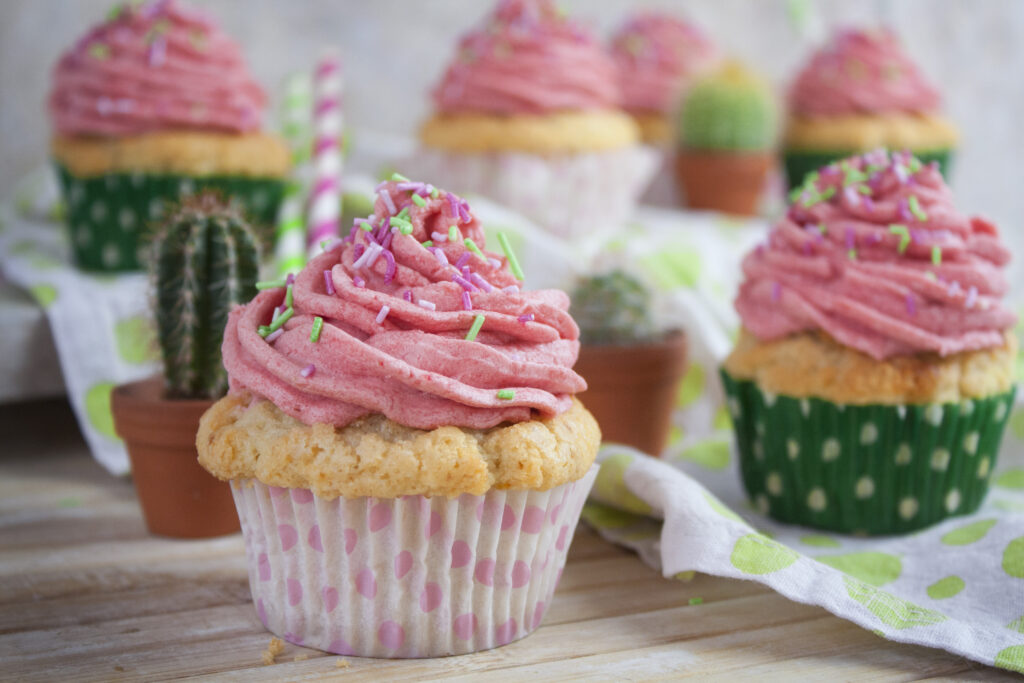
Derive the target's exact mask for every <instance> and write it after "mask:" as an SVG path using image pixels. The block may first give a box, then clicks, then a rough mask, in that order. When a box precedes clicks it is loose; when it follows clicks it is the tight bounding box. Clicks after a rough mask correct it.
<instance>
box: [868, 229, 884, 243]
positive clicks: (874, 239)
mask: <svg viewBox="0 0 1024 683" xmlns="http://www.w3.org/2000/svg"><path fill="white" fill-rule="evenodd" d="M881 241H882V236H881V235H880V234H879V233H877V232H873V233H871V234H870V235H868V244H878V243H879V242H881Z"/></svg>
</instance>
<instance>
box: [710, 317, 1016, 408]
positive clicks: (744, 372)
mask: <svg viewBox="0 0 1024 683" xmlns="http://www.w3.org/2000/svg"><path fill="white" fill-rule="evenodd" d="M1005 340H1006V341H1005V343H1004V344H1003V345H1002V346H1000V347H997V348H993V349H984V350H981V351H968V352H964V353H958V354H954V355H951V356H946V357H945V358H942V357H940V356H938V355H936V354H933V353H922V354H915V355H909V356H894V357H892V358H888V359H886V360H883V361H878V360H875V359H874V358H871V357H870V356H868V355H866V354H864V353H861V352H860V351H857V350H855V349H851V348H849V347H846V346H843V345H842V344H839V343H837V342H836V341H834V340H833V339H831V338H830V337H828V336H827V335H825V334H822V333H817V332H807V333H801V334H795V335H791V336H789V337H785V338H783V339H778V340H775V341H768V342H763V341H760V340H758V339H757V338H756V337H755V336H754V335H753V334H751V333H750V332H748V331H746V330H743V331H741V333H740V338H739V341H738V342H737V344H736V348H735V349H734V350H733V352H732V353H731V354H729V357H728V358H726V360H725V369H726V370H727V371H728V372H729V374H730V375H732V376H733V377H734V378H736V379H746V380H754V381H755V382H756V383H757V385H758V387H760V388H761V389H762V390H764V391H768V392H771V393H774V394H782V395H784V396H792V397H794V398H809V397H817V398H822V399H825V400H827V401H832V402H833V403H845V404H852V405H866V404H884V405H904V404H911V403H954V402H957V401H960V400H963V399H968V398H982V397H985V396H993V395H995V394H1000V393H1003V392H1004V391H1007V390H1009V388H1010V386H1011V385H1012V384H1013V377H1014V359H1015V357H1016V353H1017V338H1016V337H1015V336H1014V334H1013V333H1012V332H1007V333H1006V336H1005Z"/></svg>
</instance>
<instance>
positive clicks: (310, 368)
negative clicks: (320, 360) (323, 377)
mask: <svg viewBox="0 0 1024 683" xmlns="http://www.w3.org/2000/svg"><path fill="white" fill-rule="evenodd" d="M314 372H316V366H315V365H313V364H312V363H310V364H309V365H307V366H306V367H304V368H302V369H301V370H299V374H300V375H302V376H303V377H312V375H313V373H314Z"/></svg>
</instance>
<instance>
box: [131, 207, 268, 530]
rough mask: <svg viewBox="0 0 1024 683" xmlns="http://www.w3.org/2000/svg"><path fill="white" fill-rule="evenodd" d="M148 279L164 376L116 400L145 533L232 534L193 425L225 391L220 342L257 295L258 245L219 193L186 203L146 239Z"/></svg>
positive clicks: (222, 490) (234, 519) (226, 490)
mask: <svg viewBox="0 0 1024 683" xmlns="http://www.w3.org/2000/svg"><path fill="white" fill-rule="evenodd" d="M150 244H151V246H150V249H149V254H148V255H149V270H150V279H151V284H152V288H153V297H152V303H153V313H154V317H155V319H156V328H157V336H158V339H159V342H160V350H161V355H162V357H163V361H164V376H163V377H153V378H151V379H148V380H143V381H141V382H133V383H130V384H123V385H121V386H119V387H117V388H115V390H114V393H113V396H112V406H111V407H112V409H113V413H114V423H115V426H116V428H117V432H118V434H119V435H120V436H121V437H122V438H123V439H124V441H125V445H126V447H127V449H128V455H129V458H130V459H131V464H132V477H133V479H134V481H135V488H136V490H137V492H138V495H139V501H140V503H141V505H142V512H143V516H144V517H145V520H146V525H147V527H148V528H149V530H150V531H151V532H152V533H154V534H158V535H162V536H172V537H177V538H202V537H209V536H220V535H223V534H228V533H232V532H234V531H237V530H238V528H239V526H238V515H237V513H236V512H235V506H234V501H233V499H232V496H231V489H230V487H229V486H228V485H227V484H225V483H224V482H221V481H218V480H217V479H215V478H214V477H213V476H212V475H210V474H209V473H208V472H207V471H206V470H204V469H203V468H202V467H201V466H200V465H199V462H198V459H197V458H198V454H197V452H196V444H195V440H196V431H197V430H198V428H199V418H200V417H201V416H202V414H203V413H204V412H206V409H207V408H209V407H210V405H212V403H213V401H214V400H215V399H217V398H219V397H220V396H222V395H223V394H224V393H225V392H226V391H227V388H228V382H227V374H226V372H225V370H224V367H223V364H222V362H221V342H222V339H223V335H224V326H225V324H226V323H227V316H228V313H229V312H230V311H231V309H232V307H234V306H235V305H237V304H241V303H245V302H246V301H248V300H249V299H251V298H252V297H253V296H254V295H255V294H256V278H257V276H258V271H259V247H258V240H257V238H256V236H255V233H254V232H253V230H252V229H251V228H250V227H249V225H248V224H247V223H246V221H245V220H244V219H243V218H242V216H241V214H240V213H239V212H238V211H237V210H236V209H234V208H231V206H229V204H227V203H226V202H224V201H222V200H221V198H220V197H219V196H217V195H215V194H201V195H199V196H196V197H191V198H188V199H186V200H185V201H184V202H183V203H182V204H181V205H180V206H178V207H176V208H175V209H174V210H173V211H171V212H170V213H169V214H168V218H167V219H166V220H165V221H164V222H163V223H162V224H161V225H160V226H158V227H157V229H156V230H155V232H154V233H153V235H152V239H151V242H150Z"/></svg>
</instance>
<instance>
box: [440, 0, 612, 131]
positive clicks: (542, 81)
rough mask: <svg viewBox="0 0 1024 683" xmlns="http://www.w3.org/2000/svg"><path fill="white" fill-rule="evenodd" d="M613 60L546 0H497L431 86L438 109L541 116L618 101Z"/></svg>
mask: <svg viewBox="0 0 1024 683" xmlns="http://www.w3.org/2000/svg"><path fill="white" fill-rule="evenodd" d="M619 100H620V94H619V88H618V83H617V80H616V75H615V64H614V63H613V62H612V60H611V59H610V58H609V57H608V55H606V54H605V52H604V49H603V48H602V46H601V45H600V43H598V41H597V40H596V38H594V37H593V36H592V35H591V34H590V33H588V32H586V31H584V30H583V29H582V28H581V27H580V26H579V25H577V24H575V23H574V22H572V21H569V20H568V19H566V18H565V17H564V16H562V14H561V13H560V12H559V11H558V10H557V8H556V7H555V5H554V3H553V2H551V1H550V0H502V1H501V2H499V3H498V6H497V8H496V9H495V11H494V14H493V15H492V16H491V18H490V20H489V21H488V22H487V24H486V26H484V27H481V28H480V29H477V30H475V31H473V32H471V33H468V34H467V35H465V36H464V37H463V38H462V39H461V40H460V41H459V53H458V55H457V57H456V59H455V61H454V62H453V63H452V64H451V65H450V66H449V67H448V69H447V71H446V72H445V74H444V77H443V78H442V79H441V82H440V84H439V85H438V86H437V88H436V89H435V90H434V102H435V104H436V106H437V108H438V110H439V111H441V112H444V113H492V114H545V113H549V112H555V111H565V110H590V109H610V108H615V107H617V106H618V105H619Z"/></svg>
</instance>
